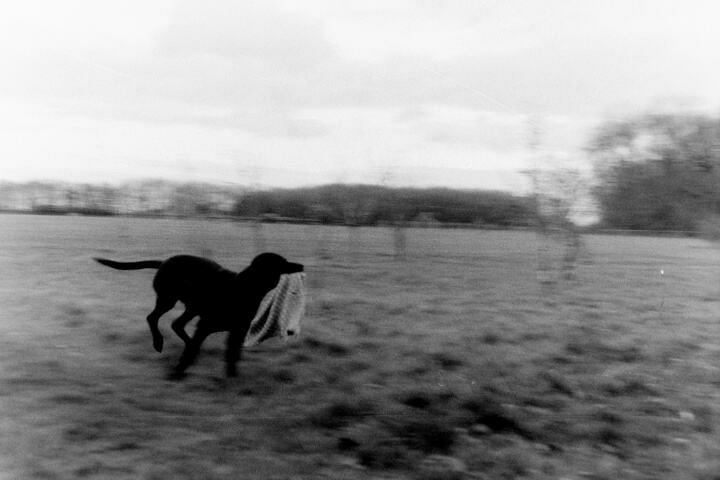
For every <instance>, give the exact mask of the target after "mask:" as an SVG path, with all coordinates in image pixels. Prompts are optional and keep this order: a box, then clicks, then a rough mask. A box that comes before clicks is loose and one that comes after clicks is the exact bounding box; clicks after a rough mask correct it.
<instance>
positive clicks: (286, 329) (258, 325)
mask: <svg viewBox="0 0 720 480" xmlns="http://www.w3.org/2000/svg"><path fill="white" fill-rule="evenodd" d="M305 293H306V292H305V274H304V273H302V272H301V273H291V274H286V275H282V276H281V277H280V281H279V282H278V285H277V287H275V288H274V289H273V290H271V291H269V292H268V293H267V295H265V298H263V301H262V302H261V303H260V307H259V308H258V312H257V314H256V315H255V318H254V319H253V321H252V323H251V324H250V330H249V331H248V334H247V336H246V337H245V343H244V344H243V345H244V346H246V347H251V346H253V345H257V344H258V343H261V342H264V341H265V340H268V339H270V338H273V337H281V338H283V339H284V340H287V338H288V337H289V336H297V335H299V334H300V319H301V318H302V316H303V315H304V314H305Z"/></svg>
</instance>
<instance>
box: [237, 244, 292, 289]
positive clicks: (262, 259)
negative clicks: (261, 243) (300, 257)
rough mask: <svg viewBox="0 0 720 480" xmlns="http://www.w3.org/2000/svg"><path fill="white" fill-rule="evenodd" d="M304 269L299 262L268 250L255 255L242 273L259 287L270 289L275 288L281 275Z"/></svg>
mask: <svg viewBox="0 0 720 480" xmlns="http://www.w3.org/2000/svg"><path fill="white" fill-rule="evenodd" d="M304 269H305V267H304V266H303V265H302V264H300V263H293V262H288V261H287V260H286V259H285V258H284V257H283V256H281V255H278V254H277V253H269V252H268V253H261V254H260V255H258V256H257V257H255V258H254V259H253V261H252V262H251V263H250V266H249V267H247V268H246V269H245V270H243V272H242V274H243V275H244V276H245V277H246V278H248V279H252V281H253V283H255V284H256V285H257V286H259V287H260V288H263V289H268V290H270V289H273V288H275V286H276V285H277V283H278V281H280V276H281V275H284V274H290V273H299V272H302V271H303V270H304Z"/></svg>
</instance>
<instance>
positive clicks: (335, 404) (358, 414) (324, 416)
mask: <svg viewBox="0 0 720 480" xmlns="http://www.w3.org/2000/svg"><path fill="white" fill-rule="evenodd" d="M374 411H375V405H374V403H373V402H371V401H369V400H367V399H364V398H353V397H348V398H341V399H338V400H334V401H332V402H330V403H329V404H327V405H325V406H323V407H321V408H320V409H318V410H316V411H315V412H313V413H312V414H311V415H310V418H309V420H310V423H311V424H312V425H314V426H316V427H320V428H326V429H330V430H336V429H340V428H342V427H345V426H347V425H349V424H350V423H353V422H357V421H360V420H362V419H363V418H364V417H365V416H367V415H371V414H373V413H374Z"/></svg>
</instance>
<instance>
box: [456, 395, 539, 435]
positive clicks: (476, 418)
mask: <svg viewBox="0 0 720 480" xmlns="http://www.w3.org/2000/svg"><path fill="white" fill-rule="evenodd" d="M460 407H461V409H462V410H463V416H462V420H464V422H466V423H469V424H480V425H485V426H486V427H488V428H489V429H490V430H492V431H493V432H496V433H515V434H518V435H521V436H528V435H529V432H527V431H526V429H525V428H523V427H522V426H521V425H520V423H519V422H518V421H517V420H515V419H514V418H513V417H512V416H511V415H510V414H509V413H508V412H507V411H506V409H505V408H503V406H502V405H501V404H500V403H499V402H497V401H496V400H494V399H493V398H491V397H490V396H488V395H478V396H475V397H471V398H467V399H465V400H463V401H462V402H461V403H460Z"/></svg>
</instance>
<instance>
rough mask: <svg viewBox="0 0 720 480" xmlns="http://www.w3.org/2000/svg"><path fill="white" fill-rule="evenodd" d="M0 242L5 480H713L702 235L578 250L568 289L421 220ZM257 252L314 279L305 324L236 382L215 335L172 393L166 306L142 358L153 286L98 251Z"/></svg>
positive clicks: (137, 224)
mask: <svg viewBox="0 0 720 480" xmlns="http://www.w3.org/2000/svg"><path fill="white" fill-rule="evenodd" d="M0 244H2V249H0V269H1V270H0V271H2V274H0V305H2V310H1V311H0V385H1V387H0V408H1V409H2V412H3V415H2V417H0V422H2V423H1V425H0V431H1V432H2V435H0V478H3V479H4V478H8V479H15V478H29V479H54V478H57V479H65V478H120V479H137V478H144V479H163V478H173V479H183V478H187V479H191V478H192V479H197V478H207V479H237V478H243V479H286V478H287V479H290V478H293V479H311V478H345V479H365V478H424V479H430V478H438V479H444V478H448V479H449V478H533V479H536V478H537V479H543V478H548V479H549V478H567V479H571V478H578V479H579V478H596V479H602V478H607V479H613V478H625V479H635V478H638V479H640V478H647V479H650V478H677V479H686V478H687V479H691V478H692V479H713V478H717V477H716V476H717V475H718V474H720V460H719V459H720V440H718V435H717V428H718V423H717V418H718V404H719V403H718V397H719V395H720V325H719V322H718V320H720V248H718V246H716V245H713V244H711V243H709V242H704V241H703V240H699V239H684V238H652V237H615V236H586V237H584V247H583V250H582V252H581V255H580V257H579V259H578V262H577V265H576V268H575V271H574V275H573V277H574V278H570V279H565V278H564V277H563V272H562V271H561V270H560V267H561V266H562V262H561V257H562V249H561V244H560V243H554V242H553V241H551V240H548V239H545V238H540V237H538V236H536V235H535V234H534V233H532V232H518V231H482V230H434V229H417V230H414V229H413V230H409V231H408V232H407V241H406V252H405V255H404V256H403V257H402V258H398V257H396V256H395V255H394V252H393V248H394V247H393V246H394V245H395V243H394V239H393V232H392V230H387V229H382V228H345V227H319V226H291V225H266V226H263V227H261V228H259V229H258V228H251V227H249V226H248V225H246V224H239V223H233V222H229V221H217V220H216V221H190V220H169V219H154V220H153V219H131V218H82V217H51V216H48V217H43V216H22V215H4V216H0ZM260 250H271V251H276V252H278V253H281V254H283V255H285V256H286V257H288V258H289V259H291V260H293V261H300V262H302V263H304V264H305V265H306V272H307V278H308V284H309V298H308V308H307V315H306V317H305V318H304V320H303V324H302V326H303V330H302V333H301V335H300V337H299V338H298V339H297V340H295V341H290V342H288V343H283V342H282V341H279V342H274V343H265V344H262V345H260V346H257V347H253V348H252V349H248V350H246V352H245V354H244V359H243V361H242V363H241V364H240V376H239V378H237V379H232V380H227V379H225V378H224V377H223V375H222V374H223V365H222V347H223V338H222V335H216V336H214V337H211V338H210V339H209V341H208V342H206V344H205V345H204V349H203V352H202V354H201V357H200V358H199V360H198V363H197V364H196V365H195V366H193V367H192V368H191V370H190V372H189V376H188V377H187V379H186V380H184V381H182V382H177V381H169V380H166V378H165V377H166V374H167V372H168V371H169V370H170V368H171V367H172V365H173V364H174V362H175V361H176V360H177V358H178V355H179V353H180V349H181V342H180V340H179V339H177V337H175V336H174V335H172V334H171V330H170V328H169V319H170V318H173V317H174V316H176V315H177V314H179V312H180V310H179V309H176V310H174V311H173V312H171V313H169V314H168V315H167V318H164V319H163V320H161V329H162V330H163V332H164V334H165V337H166V348H165V351H164V352H163V353H162V354H158V353H156V352H155V351H154V350H153V349H152V342H151V338H150V334H149V332H148V329H147V325H146V323H145V320H144V318H145V316H146V315H147V313H149V311H150V310H151V309H152V305H153V300H154V295H153V292H152V288H151V281H152V274H153V272H152V271H150V270H145V271H132V272H120V271H115V270H111V269H108V268H105V267H102V266H100V265H98V264H96V263H94V262H93V261H92V260H91V257H93V256H105V257H109V258H113V259H117V260H142V259H155V258H158V259H162V258H164V257H167V256H169V255H172V254H176V253H193V254H200V255H206V256H210V257H212V258H213V259H215V260H217V261H219V262H220V263H222V264H223V265H226V266H227V267H229V268H233V269H240V268H242V267H243V266H244V265H246V264H247V263H248V262H249V261H250V260H251V258H252V257H253V256H254V255H255V254H256V253H257V252H258V251H260ZM540 257H542V258H540ZM538 265H542V266H543V268H544V269H545V271H541V272H539V271H538ZM548 268H549V269H550V270H549V271H547V269H548ZM438 455H440V457H439V456H438ZM447 457H450V458H447ZM433 465H434V466H433ZM431 466H432V468H431ZM453 469H455V470H453Z"/></svg>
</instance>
